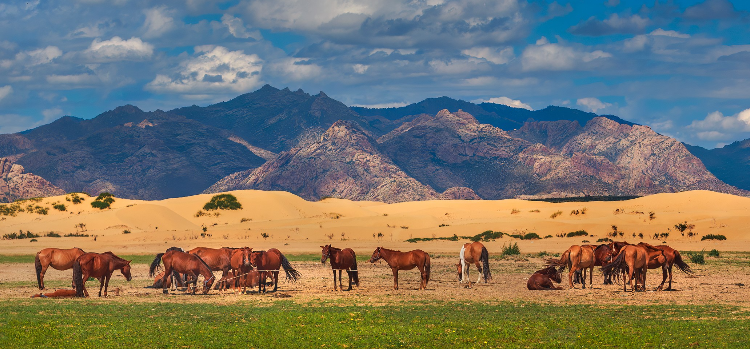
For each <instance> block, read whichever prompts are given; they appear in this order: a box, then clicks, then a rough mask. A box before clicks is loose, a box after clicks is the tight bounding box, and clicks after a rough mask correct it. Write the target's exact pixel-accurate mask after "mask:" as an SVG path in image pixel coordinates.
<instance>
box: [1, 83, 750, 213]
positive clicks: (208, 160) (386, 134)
mask: <svg viewBox="0 0 750 349" xmlns="http://www.w3.org/2000/svg"><path fill="white" fill-rule="evenodd" d="M748 142H750V141H745V142H744V143H742V142H739V143H737V145H736V146H735V145H732V146H727V147H725V148H722V149H720V150H717V149H714V150H706V149H703V148H699V147H692V146H689V145H684V144H682V143H680V142H678V141H677V140H675V139H673V138H670V137H667V136H663V135H660V134H658V133H656V132H654V131H653V130H651V129H650V128H649V127H647V126H641V125H637V124H634V123H631V122H628V121H625V120H622V119H620V118H618V117H615V116H611V115H605V116H598V115H596V114H593V113H586V112H583V111H579V110H575V109H569V108H563V107H547V108H545V109H541V110H537V111H530V110H526V109H520V108H512V107H508V106H504V105H498V104H492V103H481V104H474V103H470V102H466V101H461V100H455V99H451V98H448V97H441V98H431V99H426V100H424V101H422V102H419V103H415V104H412V105H408V106H405V107H401V108H385V109H368V108H361V107H351V108H350V107H347V106H346V105H344V104H343V103H341V102H338V101H336V100H334V99H332V98H330V97H328V96H327V95H325V93H323V92H320V93H318V94H316V95H310V94H308V93H305V92H304V91H302V90H297V91H291V90H289V89H276V88H274V87H271V86H269V85H266V86H264V87H263V88H261V89H259V90H257V91H255V92H252V93H248V94H244V95H241V96H238V97H236V98H234V99H232V100H229V101H226V102H222V103H217V104H213V105H209V106H206V107H199V106H190V107H184V108H178V109H174V110H171V111H161V110H156V111H153V112H144V111H142V110H140V109H138V108H137V107H135V106H131V105H127V106H122V107H118V108H116V109H114V110H111V111H107V112H105V113H102V114H100V115H98V116H97V117H95V118H93V119H90V120H84V119H80V118H76V117H70V116H66V117H63V118H60V119H58V120H56V121H54V122H52V123H50V124H48V125H44V126H40V127H37V128H35V129H31V130H28V131H24V132H20V133H16V134H4V135H0V161H2V164H4V165H3V166H5V167H7V168H8V169H7V171H4V172H2V174H3V175H2V178H3V180H4V181H5V182H2V183H0V189H3V190H6V192H5V194H4V196H0V200H2V201H9V200H13V199H17V198H23V197H29V196H40V195H43V194H44V193H51V192H52V191H51V190H54V191H55V193H58V192H72V191H84V192H88V193H91V194H96V193H99V192H102V191H108V192H111V193H113V194H114V195H115V196H118V197H124V198H133V199H149V200H155V199H163V198H170V197H179V196H187V195H194V194H198V193H201V192H204V191H205V192H220V191H227V190H235V189H263V190H284V191H289V192H292V193H295V194H297V195H300V196H302V197H303V198H305V199H309V200H317V199H320V198H322V197H328V196H332V197H339V198H347V199H354V200H374V201H384V202H400V201H412V200H429V199H503V198H538V197H560V196H583V195H592V196H601V195H614V196H621V195H627V196H630V195H645V194H652V193H659V192H676V191H683V190H691V189H708V190H714V191H719V192H725V193H732V194H737V195H747V194H748V192H747V191H745V190H746V189H748V188H749V187H750V183H748V181H747V180H746V179H745V178H744V176H742V175H736V174H733V169H734V168H733V167H732V166H733V165H730V164H733V163H736V160H735V159H736V158H737V157H742V156H744V157H745V159H746V160H745V162H744V166H745V167H750V162H749V161H747V158H748V146H747V143H748ZM743 144H744V145H743ZM691 152H692V153H691ZM717 154H718V155H717ZM696 156H697V157H696ZM701 160H703V161H701ZM704 164H705V165H704ZM14 166H18V167H16V169H15V170H14V171H11V170H10V169H11V168H12V167H14ZM5 167H4V168H5ZM707 167H708V169H707ZM709 170H710V171H709ZM24 171H26V172H24ZM11 172H12V173H13V174H14V175H13V176H15V177H14V178H16V181H15V182H13V183H16V184H13V185H12V186H10V185H5V186H3V183H11V182H8V181H9V178H11V176H10V175H9V174H10V173H11ZM712 172H714V173H713V174H712ZM21 173H22V174H23V175H25V176H26V177H24V178H27V180H24V181H20V182H19V181H18V180H17V179H18V178H21V177H17V176H18V175H19V174H21ZM744 173H746V172H744ZM32 174H33V175H32ZM714 174H716V176H714ZM30 176H33V177H30ZM717 176H718V177H719V178H717ZM28 178H34V180H28ZM725 182H726V183H725ZM18 183H25V184H23V185H20V187H19V184H18ZM733 185H734V186H733ZM21 187H23V188H21ZM32 188H36V189H32ZM0 194H2V193H0Z"/></svg>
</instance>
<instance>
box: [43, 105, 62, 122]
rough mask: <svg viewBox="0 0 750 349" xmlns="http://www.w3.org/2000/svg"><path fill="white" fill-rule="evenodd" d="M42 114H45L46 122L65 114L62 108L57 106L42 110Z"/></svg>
mask: <svg viewBox="0 0 750 349" xmlns="http://www.w3.org/2000/svg"><path fill="white" fill-rule="evenodd" d="M42 115H43V116H44V123H49V122H52V121H54V120H56V119H57V118H59V117H61V116H63V115H65V114H64V113H63V110H62V109H60V108H57V107H56V108H51V109H44V110H42Z"/></svg>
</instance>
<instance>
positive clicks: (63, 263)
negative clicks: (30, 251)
mask: <svg viewBox="0 0 750 349" xmlns="http://www.w3.org/2000/svg"><path fill="white" fill-rule="evenodd" d="M84 253H86V252H83V250H82V249H80V248H78V247H74V248H68V249H62V248H45V249H43V250H41V251H39V252H37V254H36V257H35V258H34V268H35V269H36V281H37V283H38V284H39V289H40V290H43V289H44V274H45V273H46V272H47V268H49V267H52V268H54V269H57V270H68V269H70V268H73V262H75V260H76V258H78V257H80V256H81V255H82V254H84ZM73 288H75V285H73Z"/></svg>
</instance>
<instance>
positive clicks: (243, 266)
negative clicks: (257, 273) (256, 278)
mask: <svg viewBox="0 0 750 349" xmlns="http://www.w3.org/2000/svg"><path fill="white" fill-rule="evenodd" d="M252 251H253V249H252V248H249V247H243V248H238V249H235V250H234V251H233V252H232V258H231V265H232V276H231V277H230V278H231V280H225V281H224V283H225V284H226V283H227V281H229V283H231V284H233V285H235V287H236V286H237V285H239V286H241V287H242V293H245V291H247V284H248V280H247V279H248V277H249V276H248V275H249V273H250V272H251V271H253V266H252V265H251V264H250V254H251V252H252ZM227 279H229V278H227ZM220 284H221V282H220ZM228 286H229V285H226V286H223V288H222V289H226V288H228Z"/></svg>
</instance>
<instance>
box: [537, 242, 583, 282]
mask: <svg viewBox="0 0 750 349" xmlns="http://www.w3.org/2000/svg"><path fill="white" fill-rule="evenodd" d="M594 262H595V261H594V247H593V246H591V245H584V246H579V245H573V246H570V248H568V249H567V250H566V251H565V252H563V254H562V256H561V257H560V259H552V258H550V259H548V260H547V265H548V266H559V267H560V272H562V271H563V270H565V268H566V267H567V268H569V269H570V272H568V283H569V284H570V288H574V286H573V274H575V272H576V271H578V270H583V278H582V283H581V285H582V287H583V288H586V270H585V269H588V270H589V285H591V284H592V283H593V281H594V280H593V278H594V274H593V272H594Z"/></svg>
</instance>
